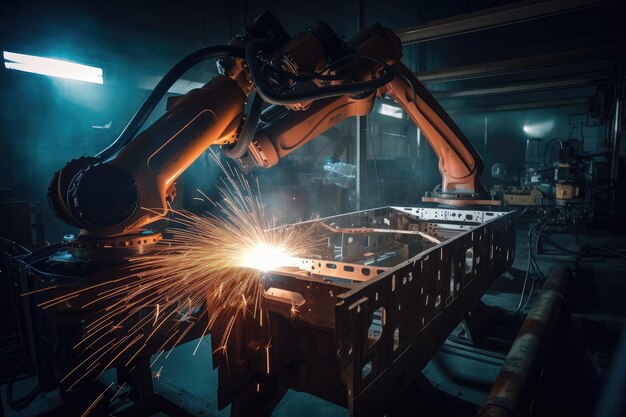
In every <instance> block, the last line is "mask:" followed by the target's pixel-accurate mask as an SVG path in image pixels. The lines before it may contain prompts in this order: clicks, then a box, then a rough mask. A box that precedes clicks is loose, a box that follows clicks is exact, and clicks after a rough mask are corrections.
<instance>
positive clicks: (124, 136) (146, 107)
mask: <svg viewBox="0 0 626 417" xmlns="http://www.w3.org/2000/svg"><path fill="white" fill-rule="evenodd" d="M226 56H231V57H237V58H244V57H245V54H244V50H243V48H239V47H235V46H229V45H214V46H207V47H205V48H202V49H198V50H197V51H195V52H192V53H191V54H189V55H187V56H186V57H184V58H183V59H181V60H180V61H178V63H176V65H174V66H173V67H172V68H171V69H170V70H169V71H168V72H167V73H166V74H165V75H164V76H163V78H161V81H159V83H158V84H157V85H156V87H155V88H154V90H152V91H151V92H150V94H149V95H148V97H147V98H146V100H145V101H144V102H143V104H142V105H141V107H139V110H137V113H135V115H134V116H133V117H132V119H130V122H128V124H127V125H126V127H125V128H124V130H123V131H122V133H121V134H120V135H119V136H118V138H117V139H116V140H115V141H113V143H111V144H110V145H109V146H108V147H106V148H105V149H103V150H102V151H100V153H99V154H98V155H97V156H98V157H100V158H102V159H108V158H110V157H111V156H113V155H115V154H116V153H117V152H119V151H120V149H122V148H123V147H124V146H126V145H127V144H129V143H130V141H131V140H133V138H134V137H135V135H136V134H137V132H139V129H141V126H143V124H144V123H145V122H146V120H147V119H148V117H149V116H150V114H152V112H153V111H154V109H155V107H156V106H157V104H159V102H160V101H161V99H162V98H163V97H164V96H165V94H166V93H167V92H168V90H169V89H170V88H172V86H173V85H174V83H175V82H176V81H178V80H179V79H180V77H181V76H182V75H183V74H184V73H186V72H187V71H188V70H190V69H191V68H192V67H194V66H195V65H197V64H199V63H201V62H204V61H206V60H208V59H211V58H220V57H226Z"/></svg>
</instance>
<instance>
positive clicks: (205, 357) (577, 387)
mask: <svg viewBox="0 0 626 417" xmlns="http://www.w3.org/2000/svg"><path fill="white" fill-rule="evenodd" d="M519 227H520V232H519V233H518V246H517V252H516V259H515V263H514V265H513V268H512V271H511V273H510V274H506V275H503V276H501V277H500V278H498V280H496V282H495V283H494V285H493V286H492V287H491V289H490V290H489V291H488V292H487V293H486V294H485V296H484V297H483V302H484V303H485V304H487V305H492V306H498V307H500V308H503V309H506V310H509V311H513V310H515V309H516V307H517V305H518V302H519V294H520V290H521V287H522V284H523V277H524V272H525V270H526V263H527V256H528V249H527V237H526V230H527V227H528V226H527V225H524V224H521V225H520V226H519ZM552 238H553V239H554V240H557V241H558V243H560V244H562V245H564V246H567V247H568V248H570V249H573V250H579V248H580V246H581V244H582V243H583V242H584V243H587V244H591V245H594V246H600V245H604V244H606V245H610V246H612V247H613V248H614V249H624V248H626V239H624V238H623V237H622V236H621V235H619V234H615V233H606V232H602V233H599V232H595V233H592V232H589V233H581V234H579V235H578V237H577V239H576V238H574V236H573V235H554V236H553V237H552ZM545 249H546V250H547V251H546V252H543V253H541V254H540V255H539V256H538V263H539V266H540V268H541V269H542V271H543V272H544V273H547V272H548V271H549V269H550V268H551V266H553V265H555V264H560V263H565V264H568V265H571V266H572V267H573V268H574V267H575V265H576V259H575V257H574V256H572V255H563V254H562V253H560V252H557V251H553V250H548V249H550V248H549V247H546V248H545ZM625 294H626V262H624V261H623V260H622V261H618V260H616V259H585V260H584V261H583V262H582V264H581V266H580V269H579V271H578V272H577V274H576V276H575V278H574V280H573V282H572V283H571V289H570V294H569V295H568V307H569V312H570V314H571V318H570V320H569V342H568V343H567V347H566V348H563V349H564V350H565V351H564V352H562V354H560V355H559V356H560V357H561V359H560V360H561V361H562V362H563V364H562V366H563V368H564V369H567V370H568V372H569V374H571V375H568V378H569V381H564V382H563V384H562V386H561V387H560V388H559V389H557V390H556V391H555V397H554V401H563V402H564V403H563V404H560V405H557V407H558V408H557V409H558V410H560V411H563V412H564V413H563V415H572V416H583V415H589V414H591V413H592V411H593V403H594V401H595V398H596V396H597V394H598V392H599V390H600V389H601V386H602V379H603V376H604V374H605V372H606V369H607V368H608V366H609V363H610V355H611V347H612V346H613V344H614V343H615V338H616V337H617V334H618V332H619V330H620V329H621V325H622V323H623V322H624V319H625V318H626V303H625V302H624V301H623V296H624V295H625ZM531 305H532V302H531V303H529V306H528V308H530V307H531ZM528 308H527V310H528ZM517 326H519V323H515V322H513V323H511V324H510V325H508V326H506V325H504V326H502V328H500V329H496V330H497V333H498V334H499V335H500V336H502V335H504V336H503V337H505V338H510V339H512V338H513V337H514V334H515V332H516V331H517ZM195 345H196V342H191V343H187V344H185V345H181V346H179V347H177V348H175V349H174V351H173V352H172V354H171V355H170V356H169V358H168V359H166V360H159V362H157V364H156V365H155V367H154V368H153V370H154V371H157V370H159V369H160V368H161V366H162V367H163V368H162V371H161V373H160V378H158V379H155V380H154V387H155V391H156V392H158V393H161V394H162V395H163V396H165V397H166V398H168V399H170V400H172V401H173V402H175V403H177V404H179V405H180V406H182V407H183V408H185V409H186V410H189V411H190V412H191V413H193V414H194V415H197V416H228V415H229V413H230V409H229V407H227V408H226V409H224V410H221V411H220V410H218V409H217V400H216V391H217V371H214V370H213V369H212V366H211V345H210V343H209V340H206V341H204V342H203V343H202V345H201V347H200V348H199V349H198V352H197V353H196V355H195V356H194V355H193V350H194V349H195ZM559 346H561V345H559ZM505 356H506V351H497V350H487V349H479V348H474V347H468V346H466V345H463V344H459V343H457V342H455V341H452V340H449V341H447V342H446V343H445V344H444V345H443V346H442V348H441V350H440V352H439V353H438V354H437V355H436V356H435V357H434V358H433V359H432V360H431V361H430V363H429V364H428V365H427V366H426V367H425V369H424V371H423V374H424V375H425V376H426V377H427V378H428V380H429V381H430V383H431V384H432V386H433V388H434V391H433V395H431V396H430V397H431V399H430V400H429V401H432V402H433V403H432V404H430V408H431V409H434V410H438V412H437V414H438V415H440V416H441V415H444V416H445V415H454V416H473V415H474V414H475V412H476V409H477V407H478V406H479V405H480V404H481V403H482V401H483V400H484V399H485V398H486V396H487V393H488V392H489V389H490V387H491V385H492V384H493V381H494V380H495V378H496V376H497V374H498V371H499V368H500V366H501V365H502V363H503V361H504V358H505ZM557 361H558V360H557ZM563 375H564V376H565V374H563ZM113 377H114V374H113V373H112V372H110V373H109V374H107V375H105V377H103V378H104V379H105V380H112V378H113ZM29 383H32V381H28V380H24V381H20V382H19V383H18V384H17V385H16V391H17V392H18V393H19V391H25V390H26V389H27V388H28V384H29ZM5 390H6V386H3V387H2V397H3V398H6V391H5ZM3 405H4V406H5V412H6V415H7V416H17V417H22V416H36V415H40V414H41V413H43V412H45V411H47V410H50V409H53V408H55V407H58V405H59V398H58V395H55V392H52V393H47V394H45V395H44V394H42V395H40V396H39V397H38V398H37V399H36V401H35V402H34V403H33V404H31V405H30V406H29V407H27V408H26V409H25V410H23V411H22V412H19V413H16V412H14V411H13V410H10V409H8V407H6V404H3ZM418 414H419V415H430V413H429V412H428V410H427V409H423V410H421V411H420V410H418V409H416V415H418ZM273 415H274V416H275V417H287V416H294V415H296V416H299V417H312V416H329V417H340V416H342V417H343V416H348V411H347V410H346V409H343V408H341V407H338V406H336V405H334V404H330V403H328V402H325V401H322V400H320V399H317V398H315V397H313V396H311V395H308V394H305V393H298V392H294V391H289V392H288V393H287V395H286V396H285V397H284V398H283V400H282V401H281V402H280V404H279V405H278V406H277V407H276V409H275V411H274V414H273ZM559 415H561V413H560V412H559Z"/></svg>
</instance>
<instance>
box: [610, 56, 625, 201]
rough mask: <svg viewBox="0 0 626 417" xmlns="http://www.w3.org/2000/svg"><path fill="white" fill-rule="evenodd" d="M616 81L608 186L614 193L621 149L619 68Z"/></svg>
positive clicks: (621, 102)
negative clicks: (609, 185)
mask: <svg viewBox="0 0 626 417" xmlns="http://www.w3.org/2000/svg"><path fill="white" fill-rule="evenodd" d="M616 72H617V76H616V78H617V81H616V85H615V106H614V108H613V121H612V127H611V130H612V134H611V136H612V138H611V139H612V149H611V177H610V184H611V188H612V189H613V193H615V184H616V183H617V180H618V176H619V158H620V152H621V149H622V113H623V111H624V110H623V108H622V105H623V100H624V97H623V88H624V87H623V85H622V82H621V81H620V68H619V67H618V69H617V71H616Z"/></svg>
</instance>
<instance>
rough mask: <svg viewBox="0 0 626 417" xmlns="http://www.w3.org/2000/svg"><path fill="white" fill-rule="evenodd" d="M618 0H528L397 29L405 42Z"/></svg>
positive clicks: (482, 28) (491, 26) (469, 30)
mask: <svg viewBox="0 0 626 417" xmlns="http://www.w3.org/2000/svg"><path fill="white" fill-rule="evenodd" d="M615 1H616V0H544V1H537V0H526V1H519V2H516V3H511V4H507V5H504V6H498V7H492V8H488V9H484V10H479V11H476V12H471V13H465V14H461V15H457V16H452V17H448V18H444V19H438V20H433V21H431V22H426V23H423V24H420V25H417V26H411V27H406V28H402V29H398V30H396V35H398V37H399V38H400V40H401V41H402V43H403V44H404V45H409V44H413V43H419V42H426V41H431V40H434V39H440V38H446V37H450V36H457V35H462V34H465V33H470V32H477V31H481V30H485V29H491V28H494V27H500V26H507V25H512V24H516V23H520V22H527V21H529V20H535V19H540V18H544V17H548V16H554V15H558V14H562V13H568V12H573V11H576V10H580V9H585V8H588V7H594V6H601V5H605V4H609V3H614V2H615Z"/></svg>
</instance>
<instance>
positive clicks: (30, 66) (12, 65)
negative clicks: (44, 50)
mask: <svg viewBox="0 0 626 417" xmlns="http://www.w3.org/2000/svg"><path fill="white" fill-rule="evenodd" d="M3 56H4V59H5V62H4V66H5V67H6V68H8V69H13V70H18V71H25V72H31V73H33V74H41V75H47V76H49V77H59V78H67V79H70V80H78V81H86V82H89V83H95V84H104V78H103V76H102V68H97V67H90V66H88V65H82V64H76V63H74V62H69V61H61V60H59V59H53V58H43V57H40V56H34V55H25V54H18V53H15V52H7V51H4V52H3Z"/></svg>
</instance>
